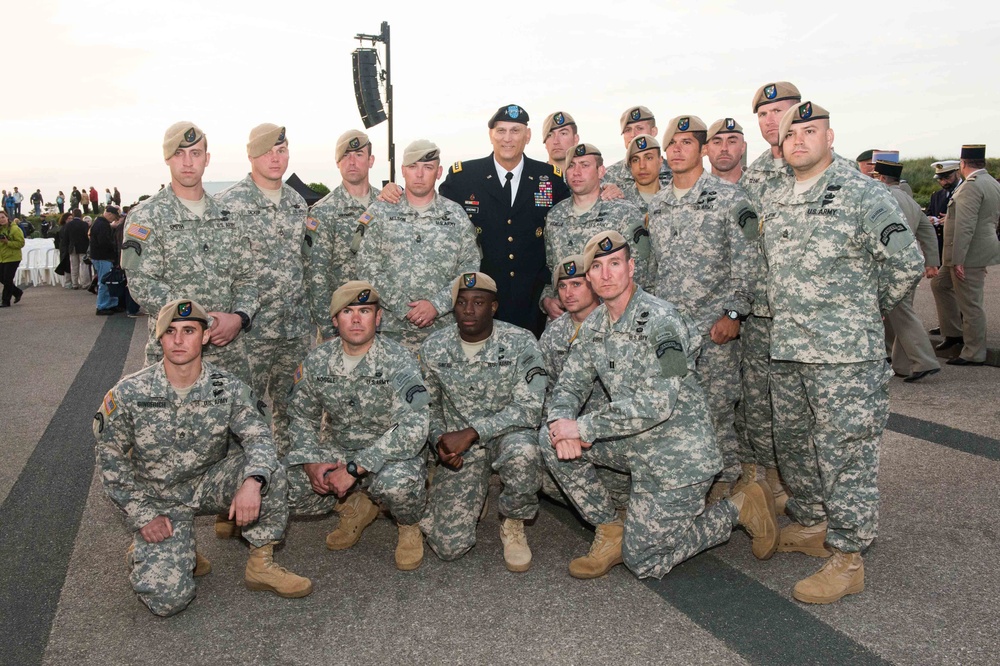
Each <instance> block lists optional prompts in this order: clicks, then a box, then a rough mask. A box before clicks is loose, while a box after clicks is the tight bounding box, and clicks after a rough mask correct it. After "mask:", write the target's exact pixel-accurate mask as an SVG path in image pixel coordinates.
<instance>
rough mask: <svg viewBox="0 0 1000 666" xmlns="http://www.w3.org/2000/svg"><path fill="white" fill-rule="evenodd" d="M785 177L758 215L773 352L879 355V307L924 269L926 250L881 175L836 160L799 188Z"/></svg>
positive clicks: (837, 357)
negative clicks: (816, 178)
mask: <svg viewBox="0 0 1000 666" xmlns="http://www.w3.org/2000/svg"><path fill="white" fill-rule="evenodd" d="M794 182H795V181H794V180H790V181H787V182H783V183H782V184H781V185H780V186H779V188H778V190H777V191H776V192H775V195H774V196H773V197H769V198H768V200H767V201H765V208H764V211H763V215H762V217H761V223H762V225H763V228H764V229H765V232H764V249H765V252H766V253H767V262H768V274H767V294H768V301H769V302H770V304H771V309H772V311H773V313H774V325H773V329H772V333H771V357H772V358H774V359H776V360H781V361H799V362H802V363H855V362H859V361H876V360H880V359H884V358H885V333H884V329H883V325H882V315H881V312H883V311H885V312H888V311H889V310H891V309H892V308H893V307H895V306H896V304H897V303H898V302H899V301H900V300H902V299H903V297H904V296H906V294H907V292H909V290H910V289H911V288H912V287H913V285H914V284H915V283H916V282H917V281H919V279H920V277H921V276H922V275H923V257H921V256H920V250H919V249H918V248H917V244H916V242H915V241H914V237H913V233H912V232H911V231H910V228H909V226H907V224H906V220H904V219H903V217H902V214H901V212H900V209H899V205H898V204H897V203H896V201H895V199H893V197H892V194H890V193H889V190H888V189H886V187H885V186H884V185H882V183H879V182H876V181H874V180H872V179H870V178H868V177H866V176H863V175H861V173H860V172H858V170H857V168H856V167H852V166H851V165H849V164H848V163H847V162H846V161H845V160H840V161H834V163H833V164H831V165H830V167H828V168H827V169H826V171H825V172H824V173H823V175H822V176H821V177H820V179H819V181H818V182H817V183H816V184H815V185H813V186H812V187H811V188H810V189H809V190H807V191H806V192H804V193H802V194H795V193H794V191H793V185H794Z"/></svg>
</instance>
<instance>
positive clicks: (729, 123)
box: [708, 118, 743, 141]
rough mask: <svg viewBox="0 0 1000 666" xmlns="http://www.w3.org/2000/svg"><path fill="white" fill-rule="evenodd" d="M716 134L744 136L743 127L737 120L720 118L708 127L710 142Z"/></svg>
mask: <svg viewBox="0 0 1000 666" xmlns="http://www.w3.org/2000/svg"><path fill="white" fill-rule="evenodd" d="M716 134H743V126H742V125H740V124H739V123H738V122H736V119H735V118H720V119H719V120H716V121H715V122H714V123H712V124H711V125H709V127H708V140H709V141H711V140H712V137H713V136H715V135H716Z"/></svg>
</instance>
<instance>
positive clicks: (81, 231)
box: [59, 208, 90, 289]
mask: <svg viewBox="0 0 1000 666" xmlns="http://www.w3.org/2000/svg"><path fill="white" fill-rule="evenodd" d="M89 233H90V227H89V226H88V225H87V223H86V222H84V221H83V219H82V218H81V217H80V209H79V208H74V209H73V212H71V213H70V220H69V221H68V222H66V226H65V227H64V228H63V232H62V236H61V237H60V239H59V242H60V246H59V251H60V252H62V251H63V248H64V247H65V248H66V250H65V251H66V253H67V254H68V255H69V267H70V286H71V287H72V288H73V289H83V288H84V287H85V286H87V285H89V284H90V268H89V267H88V266H87V265H86V264H85V263H83V258H84V255H86V254H87V249H88V248H89V246H90V238H89V237H88V234H89Z"/></svg>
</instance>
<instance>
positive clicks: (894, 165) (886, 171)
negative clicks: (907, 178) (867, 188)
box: [875, 160, 903, 178]
mask: <svg viewBox="0 0 1000 666" xmlns="http://www.w3.org/2000/svg"><path fill="white" fill-rule="evenodd" d="M875 173H877V174H880V175H882V176H889V177H890V178H901V177H902V176H903V165H902V164H900V163H899V162H889V161H887V160H876V161H875Z"/></svg>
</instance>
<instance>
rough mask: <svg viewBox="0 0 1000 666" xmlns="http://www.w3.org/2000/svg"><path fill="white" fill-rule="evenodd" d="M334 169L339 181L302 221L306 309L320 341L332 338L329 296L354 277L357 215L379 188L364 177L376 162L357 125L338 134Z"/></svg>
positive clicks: (372, 199) (357, 231)
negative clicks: (306, 255)
mask: <svg viewBox="0 0 1000 666" xmlns="http://www.w3.org/2000/svg"><path fill="white" fill-rule="evenodd" d="M336 158H337V169H339V170H340V176H341V178H343V182H341V184H340V185H338V186H337V187H336V188H335V189H334V190H333V191H332V192H330V193H329V194H328V195H326V196H325V197H323V198H322V199H320V200H319V201H317V202H316V203H315V204H313V206H312V208H310V209H309V219H308V220H307V221H306V244H307V245H309V246H311V250H312V251H311V253H310V254H309V259H308V263H307V264H306V267H305V275H306V283H307V284H308V285H309V290H308V291H309V309H310V313H311V315H312V320H313V321H314V322H316V326H317V327H319V335H320V339H322V340H329V339H330V338H332V337H333V335H334V333H333V326H332V325H331V324H330V318H329V317H328V316H327V315H328V314H329V311H330V299H331V298H332V297H333V292H334V290H336V289H337V288H338V287H339V286H340V285H342V284H344V283H345V282H347V281H348V280H353V279H355V277H356V271H355V268H354V257H355V255H356V254H357V248H355V247H354V243H353V242H352V241H354V239H355V235H356V234H358V233H359V229H360V228H362V227H361V225H359V224H358V218H359V217H361V215H362V214H363V213H364V212H365V211H366V210H368V207H369V206H370V205H372V204H373V203H374V202H375V197H377V196H378V193H379V190H378V189H377V188H376V187H375V186H374V185H372V184H371V183H369V182H368V172H369V170H370V169H371V168H372V166H373V165H374V164H375V156H374V155H373V154H372V144H371V141H370V140H369V139H368V135H367V134H365V133H364V132H362V131H360V130H348V131H347V132H344V133H343V134H341V135H340V137H339V138H338V139H337V152H336ZM359 238H360V236H359Z"/></svg>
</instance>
